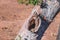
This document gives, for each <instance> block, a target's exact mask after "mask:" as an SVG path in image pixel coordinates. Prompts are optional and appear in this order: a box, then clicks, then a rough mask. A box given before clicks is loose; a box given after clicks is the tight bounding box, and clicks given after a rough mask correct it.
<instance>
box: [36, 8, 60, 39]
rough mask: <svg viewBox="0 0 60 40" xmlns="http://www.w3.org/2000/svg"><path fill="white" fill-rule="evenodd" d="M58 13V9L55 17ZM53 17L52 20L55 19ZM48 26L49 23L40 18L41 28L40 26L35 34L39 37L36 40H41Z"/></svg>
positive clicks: (59, 10)
mask: <svg viewBox="0 0 60 40" xmlns="http://www.w3.org/2000/svg"><path fill="white" fill-rule="evenodd" d="M58 12H60V8H59V9H58V11H57V13H56V15H57V14H58ZM56 15H55V16H56ZM55 16H54V17H53V19H54V18H55ZM49 24H50V23H49V22H47V21H45V20H43V19H42V18H41V26H40V28H39V30H38V31H37V32H36V33H37V34H38V35H39V36H38V37H37V40H41V38H42V37H43V34H44V33H45V31H46V30H47V28H48V27H49Z"/></svg>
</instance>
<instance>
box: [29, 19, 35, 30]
mask: <svg viewBox="0 0 60 40" xmlns="http://www.w3.org/2000/svg"><path fill="white" fill-rule="evenodd" d="M34 28H35V19H32V20H31V21H30V22H29V27H28V30H30V31H31V30H32V29H34Z"/></svg>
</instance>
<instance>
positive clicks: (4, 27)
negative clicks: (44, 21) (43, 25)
mask: <svg viewBox="0 0 60 40" xmlns="http://www.w3.org/2000/svg"><path fill="white" fill-rule="evenodd" d="M32 8H33V6H31V5H28V6H26V5H24V4H18V3H17V0H0V40H14V38H15V37H16V35H17V33H18V31H19V29H20V27H22V25H23V23H24V21H25V20H26V19H27V18H28V16H29V15H30V12H31V10H32ZM59 23H60V13H59V14H58V15H57V16H56V18H55V19H54V21H53V22H52V23H51V24H50V26H49V27H48V29H47V30H46V32H45V33H44V36H43V37H42V40H55V39H56V36H57V33H58V25H59Z"/></svg>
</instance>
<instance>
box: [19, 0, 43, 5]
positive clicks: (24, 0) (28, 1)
mask: <svg viewBox="0 0 60 40" xmlns="http://www.w3.org/2000/svg"><path fill="white" fill-rule="evenodd" d="M18 3H24V4H33V5H37V4H41V3H42V0H18Z"/></svg>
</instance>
